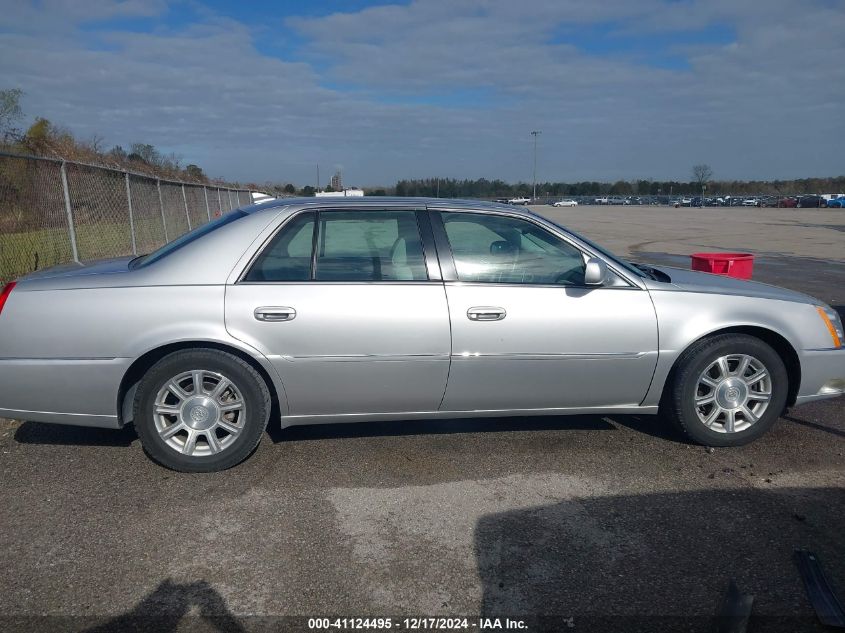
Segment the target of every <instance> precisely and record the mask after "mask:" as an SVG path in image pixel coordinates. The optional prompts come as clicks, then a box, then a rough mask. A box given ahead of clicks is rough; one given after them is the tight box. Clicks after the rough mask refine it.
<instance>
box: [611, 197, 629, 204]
mask: <svg viewBox="0 0 845 633" xmlns="http://www.w3.org/2000/svg"><path fill="white" fill-rule="evenodd" d="M607 204H614V205H623V204H631V201H630V200H628V199H627V198H623V197H622V196H611V197H610V198H608V199H607Z"/></svg>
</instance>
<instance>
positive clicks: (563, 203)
mask: <svg viewBox="0 0 845 633" xmlns="http://www.w3.org/2000/svg"><path fill="white" fill-rule="evenodd" d="M552 206H553V207H577V206H578V203H577V202H576V201H575V200H569V199H565V200H558V201H557V202H555V203H554V204H553V205H552Z"/></svg>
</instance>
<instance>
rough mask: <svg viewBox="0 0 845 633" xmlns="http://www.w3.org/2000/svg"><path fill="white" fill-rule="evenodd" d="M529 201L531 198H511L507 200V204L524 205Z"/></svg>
mask: <svg viewBox="0 0 845 633" xmlns="http://www.w3.org/2000/svg"><path fill="white" fill-rule="evenodd" d="M530 202H531V198H511V199H509V200H508V204H515V205H519V206H523V207H524V206H526V205H527V204H528V203H530Z"/></svg>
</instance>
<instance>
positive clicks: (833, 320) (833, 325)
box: [816, 305, 845, 347]
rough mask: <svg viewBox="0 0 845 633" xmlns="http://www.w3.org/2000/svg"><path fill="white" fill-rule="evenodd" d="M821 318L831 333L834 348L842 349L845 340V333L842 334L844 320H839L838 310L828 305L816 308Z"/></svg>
mask: <svg viewBox="0 0 845 633" xmlns="http://www.w3.org/2000/svg"><path fill="white" fill-rule="evenodd" d="M816 310H818V313H819V316H820V317H821V319H822V321H824V324H825V325H826V326H827V330H828V332H830V338H832V339H833V346H834V347H842V341H843V340H845V333H843V332H842V320H841V319H840V318H839V314H837V312H836V310H834V309H833V308H831V307H830V306H828V305H821V306H816Z"/></svg>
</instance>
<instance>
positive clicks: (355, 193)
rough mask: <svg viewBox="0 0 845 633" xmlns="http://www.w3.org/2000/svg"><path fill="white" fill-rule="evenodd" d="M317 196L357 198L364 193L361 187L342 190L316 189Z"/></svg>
mask: <svg viewBox="0 0 845 633" xmlns="http://www.w3.org/2000/svg"><path fill="white" fill-rule="evenodd" d="M314 195H315V196H316V197H317V198H359V197H361V196H363V195H364V190H363V189H344V190H343V191H318V192H317V193H315V194H314Z"/></svg>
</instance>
